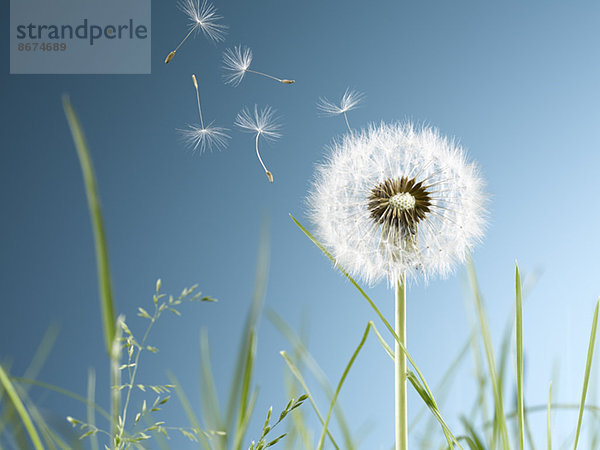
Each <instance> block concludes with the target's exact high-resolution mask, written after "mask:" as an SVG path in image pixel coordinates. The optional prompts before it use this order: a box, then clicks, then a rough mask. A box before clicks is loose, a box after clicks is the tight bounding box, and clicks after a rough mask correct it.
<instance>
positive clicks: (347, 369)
mask: <svg viewBox="0 0 600 450" xmlns="http://www.w3.org/2000/svg"><path fill="white" fill-rule="evenodd" d="M371 326H372V322H370V321H369V323H368V324H367V328H366V329H365V332H364V333H363V336H362V339H361V340H360V343H359V344H358V347H356V350H354V353H353V354H352V357H351V358H350V361H349V362H348V365H347V366H346V368H345V369H344V373H343V374H342V378H340V381H339V383H338V385H337V387H336V389H335V393H334V394H333V398H332V399H331V404H330V405H329V411H327V418H326V419H325V423H324V424H323V431H322V432H321V437H320V438H319V444H318V445H317V450H321V449H322V448H323V444H324V443H325V433H327V427H328V425H329V419H330V418H331V412H332V411H333V406H334V405H335V402H336V401H337V398H338V395H339V393H340V390H341V389H342V385H343V384H344V381H345V380H346V377H347V376H348V372H349V371H350V368H351V367H352V364H354V361H355V360H356V357H357V356H358V354H359V353H360V351H361V349H362V348H363V346H364V345H365V342H366V340H367V336H368V335H369V330H370V329H371Z"/></svg>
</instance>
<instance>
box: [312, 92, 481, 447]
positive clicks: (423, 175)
mask: <svg viewBox="0 0 600 450" xmlns="http://www.w3.org/2000/svg"><path fill="white" fill-rule="evenodd" d="M347 105H348V104H346V106H347ZM342 106H343V105H342ZM340 109H342V108H341V107H340ZM483 184H484V183H483V180H482V178H481V177H480V175H479V171H478V168H477V166H476V165H475V164H474V163H467V162H466V159H465V155H464V151H463V150H462V148H461V147H460V146H458V145H457V144H456V143H455V142H454V141H452V140H450V139H448V138H446V137H443V136H441V135H440V133H439V132H438V131H437V130H436V129H434V128H430V127H426V126H421V127H417V126H415V125H413V124H410V123H408V124H389V125H387V124H381V125H379V126H371V127H370V128H369V129H368V130H366V131H362V132H360V133H350V134H347V135H345V136H344V137H343V139H342V140H340V141H338V142H336V143H334V144H333V146H332V148H331V153H330V155H329V158H328V160H327V161H326V162H325V163H323V164H321V165H320V166H318V168H317V173H316V176H315V181H314V182H313V186H312V191H311V194H310V196H309V205H310V210H311V216H312V220H313V222H314V223H315V225H316V228H317V233H316V234H317V236H318V237H319V239H320V241H321V242H322V243H323V245H324V246H325V248H327V249H328V250H329V252H330V253H331V255H332V256H333V257H334V258H335V261H336V264H339V266H340V267H343V268H344V269H345V270H347V271H348V273H349V274H350V275H352V276H356V277H359V278H362V279H363V280H365V281H366V282H368V283H370V284H374V283H376V282H378V281H380V280H382V279H383V278H386V279H387V280H388V282H389V283H390V285H393V286H395V288H396V289H395V304H396V316H395V332H396V335H397V337H398V340H397V341H396V347H395V390H396V397H395V406H396V409H395V412H396V449H397V450H406V449H407V448H408V428H407V397H406V392H407V390H406V380H407V378H406V373H407V366H406V358H405V356H404V350H403V349H404V348H406V281H407V279H415V278H418V277H422V278H425V279H427V278H429V277H433V276H436V275H440V276H445V275H447V274H448V273H449V272H450V271H451V269H452V267H453V266H454V265H455V264H456V263H459V262H463V261H464V260H465V258H466V257H467V254H468V253H469V251H470V249H471V248H472V247H473V246H474V245H475V244H476V243H477V242H479V241H480V240H481V238H482V237H483V231H484V225H485V216H486V213H485V204H486V196H485V194H484V192H483Z"/></svg>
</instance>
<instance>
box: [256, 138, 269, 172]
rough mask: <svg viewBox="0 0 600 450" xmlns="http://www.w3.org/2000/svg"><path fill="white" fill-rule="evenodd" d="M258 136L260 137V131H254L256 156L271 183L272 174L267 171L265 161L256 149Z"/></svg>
mask: <svg viewBox="0 0 600 450" xmlns="http://www.w3.org/2000/svg"><path fill="white" fill-rule="evenodd" d="M259 137H260V133H256V156H258V160H259V161H260V165H261V166H263V169H264V170H265V173H266V174H267V178H268V179H269V181H270V182H271V183H272V182H273V174H271V172H269V171H268V170H267V166H265V163H264V162H263V160H262V158H261V157H260V152H259V151H258V138H259Z"/></svg>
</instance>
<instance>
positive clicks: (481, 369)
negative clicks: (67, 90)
mask: <svg viewBox="0 0 600 450" xmlns="http://www.w3.org/2000/svg"><path fill="white" fill-rule="evenodd" d="M63 106H64V109H65V114H66V117H67V121H68V124H69V127H70V129H71V132H72V135H73V139H74V143H75V148H76V150H77V154H78V157H79V161H80V165H81V169H82V174H83V179H84V186H85V189H86V195H87V199H88V206H89V210H90V217H91V222H92V229H93V231H94V242H95V248H96V262H97V270H98V282H99V293H100V295H99V304H100V309H101V311H102V328H103V331H104V341H105V345H106V348H107V351H108V354H109V361H108V362H109V365H110V368H111V369H110V380H109V383H110V387H111V389H110V399H109V403H110V405H111V408H110V411H106V410H105V409H104V408H103V407H102V406H101V403H102V402H101V399H97V398H96V384H97V379H96V371H95V370H90V371H89V373H88V380H87V392H86V394H85V395H80V394H78V393H75V392H71V391H70V390H68V389H66V388H64V387H60V386H54V385H51V384H48V383H45V382H44V381H41V380H38V379H37V378H38V374H39V373H40V370H41V368H42V366H43V364H44V362H45V361H46V359H47V356H48V354H49V352H50V347H51V346H52V343H53V342H54V339H55V337H56V329H55V328H52V327H51V328H50V329H49V331H48V333H47V334H46V335H45V338H44V340H43V343H42V345H40V349H39V350H38V352H36V355H35V356H34V358H33V361H32V364H31V365H30V367H29V369H28V370H27V371H26V372H25V374H24V375H23V376H20V377H19V376H16V375H11V370H10V365H9V364H8V363H7V362H3V363H2V365H0V450H3V449H4V448H5V447H7V448H35V449H36V450H37V449H42V448H57V449H58V448H60V449H63V448H65V449H66V448H83V446H84V444H85V446H86V447H89V448H90V449H92V450H96V449H98V448H103V447H104V446H106V447H108V448H110V449H124V448H147V447H148V446H150V442H154V445H155V446H157V447H159V448H169V442H170V441H169V437H170V436H171V434H172V433H174V432H175V433H179V434H181V435H182V436H184V437H185V438H187V439H188V440H189V441H190V442H191V443H192V444H191V445H193V446H194V447H196V446H199V447H200V448H203V449H206V450H228V449H232V450H241V449H242V448H248V449H250V450H262V449H266V448H269V447H273V446H275V445H284V446H285V447H286V448H289V449H293V448H305V449H314V448H316V449H319V450H320V449H324V448H335V449H356V448H359V447H360V439H359V436H358V433H356V431H355V430H354V429H353V427H352V426H351V424H349V423H348V421H347V420H346V417H345V414H344V412H343V410H342V408H341V406H340V404H339V399H340V397H341V395H342V394H343V392H344V389H343V388H344V384H345V382H346V381H347V379H348V377H351V376H352V367H353V366H354V364H355V363H356V361H357V359H358V358H360V354H361V352H362V351H364V344H365V342H366V340H367V338H368V336H369V335H370V334H373V335H374V336H375V338H376V339H377V342H378V343H379V344H380V345H381V349H382V351H384V352H385V353H386V354H387V355H388V356H389V357H390V358H391V359H392V360H393V359H394V357H395V354H394V350H393V348H392V347H393V346H392V345H390V342H391V343H399V347H398V348H399V349H400V351H402V352H403V353H404V354H405V355H406V358H407V359H408V361H409V363H410V365H411V366H410V368H409V369H407V373H406V376H407V379H408V381H409V383H410V386H411V387H412V389H413V390H414V391H415V392H416V394H417V395H418V397H419V398H420V400H421V401H422V402H423V404H422V408H423V409H422V410H421V411H420V412H419V413H418V414H416V416H415V417H414V419H413V423H411V426H410V428H409V430H410V432H412V433H415V430H416V425H417V423H418V422H419V421H420V420H421V418H422V417H425V414H426V413H427V412H428V415H429V421H428V422H427V424H426V428H425V430H426V431H425V435H426V439H422V440H421V441H420V444H419V448H436V449H454V448H458V449H463V448H468V449H471V450H484V449H486V450H487V449H489V450H497V449H502V450H507V449H512V448H514V449H519V450H524V449H525V448H527V447H529V448H531V449H533V448H535V445H534V440H535V438H538V439H542V438H545V440H546V447H547V448H548V449H551V448H552V447H553V445H552V439H553V438H555V435H556V433H553V430H552V421H551V417H552V415H553V414H554V415H557V414H559V413H561V412H563V411H565V410H577V411H578V415H577V422H575V423H573V430H574V431H573V436H572V441H570V442H569V446H572V448H573V450H576V449H577V448H578V445H579V442H580V435H581V431H582V428H583V423H584V418H585V417H587V416H586V415H585V413H586V412H589V411H592V412H594V413H598V412H600V408H598V407H596V406H594V405H590V404H587V403H586V399H587V393H588V388H589V386H590V378H591V372H592V363H593V359H594V358H593V357H594V347H595V341H596V331H597V324H598V310H599V306H600V304H599V303H596V308H595V311H594V314H593V316H592V318H591V324H592V325H591V331H590V337H589V343H588V351H587V359H586V364H585V368H584V370H583V380H582V389H581V397H580V399H579V402H578V403H570V404H569V403H567V404H565V403H553V401H552V398H553V394H552V384H550V387H549V391H548V398H547V402H545V403H544V404H541V405H534V406H528V405H527V402H526V399H525V389H524V384H525V383H524V382H525V380H524V377H525V374H524V364H523V360H524V355H525V351H526V350H527V347H526V343H525V342H524V338H523V335H524V334H523V333H524V330H525V329H527V322H526V321H525V318H526V317H525V315H524V314H523V304H524V298H525V291H526V289H525V288H524V286H525V284H526V283H524V282H523V281H522V279H521V272H520V270H519V266H518V265H516V267H515V280H514V281H515V282H514V288H515V302H514V314H513V315H512V316H511V318H510V320H509V321H508V323H507V325H506V327H505V331H504V335H503V336H502V339H501V345H500V351H499V352H496V351H495V349H494V344H493V340H492V333H491V331H490V326H489V321H488V317H487V313H486V308H485V303H484V300H483V296H482V294H481V292H480V289H479V284H478V281H477V276H476V273H475V269H474V267H473V264H472V262H471V261H469V263H468V265H467V272H468V276H469V281H470V297H471V299H472V302H473V306H474V309H475V311H476V320H475V323H474V324H473V327H472V330H471V333H470V335H469V337H468V339H467V340H466V342H465V344H464V345H463V346H462V347H461V348H460V349H457V350H458V351H457V353H456V356H455V357H454V359H453V362H452V364H451V365H450V367H449V368H448V370H446V371H445V373H444V374H443V376H442V378H441V381H440V382H439V383H438V385H436V386H435V388H434V389H432V388H431V387H430V385H429V383H428V382H427V380H426V378H425V376H424V374H423V372H422V371H421V370H420V368H419V366H418V365H417V364H416V361H415V360H414V359H413V357H412V356H411V354H410V353H409V351H408V349H407V348H405V346H404V345H402V343H401V342H400V341H399V337H398V336H397V335H396V333H395V331H394V328H393V327H392V325H391V324H390V323H389V322H388V321H387V320H386V318H385V317H384V315H383V314H382V313H381V311H380V310H379V308H378V307H377V304H376V302H375V301H374V300H373V299H371V297H370V296H369V295H368V294H367V292H366V291H365V289H363V288H362V287H361V286H360V285H359V284H358V283H357V282H356V280H354V279H353V278H352V277H351V276H350V275H349V274H348V272H346V271H345V270H344V268H343V267H339V266H337V265H335V264H336V262H335V260H334V259H333V258H332V256H331V255H330V254H329V253H328V252H327V251H326V250H325V249H324V247H323V246H322V245H321V244H320V243H319V242H318V241H317V240H316V239H315V238H314V236H312V235H311V233H310V232H309V231H308V230H307V229H306V228H304V227H303V226H302V224H300V222H298V221H297V220H296V219H295V218H294V217H292V220H293V221H294V223H295V224H296V225H297V226H298V227H299V229H300V230H301V231H302V232H303V233H304V234H305V235H306V236H307V237H308V238H309V239H310V240H311V241H312V242H313V243H314V244H315V245H316V246H317V248H319V250H321V252H322V253H323V254H324V255H325V256H326V257H327V258H329V259H330V260H331V261H332V263H333V264H334V265H335V267H336V268H337V269H338V270H339V271H340V272H341V273H342V274H343V275H344V276H345V277H346V279H347V280H348V281H349V282H350V283H351V284H352V286H354V287H355V288H356V290H357V292H358V294H359V296H360V297H361V298H363V299H364V300H365V301H366V302H367V304H368V305H369V306H370V307H371V308H372V311H373V317H372V318H368V319H367V320H366V323H365V328H364V331H363V332H362V334H360V336H358V335H357V341H358V345H357V346H356V347H353V346H349V348H347V349H345V350H346V351H347V352H348V354H349V355H350V357H349V360H348V363H347V364H346V366H345V367H344V369H343V371H342V373H341V374H340V376H339V379H338V381H337V383H335V384H334V386H335V387H334V386H332V385H331V384H330V383H329V381H328V379H327V376H326V374H325V373H324V372H323V371H322V369H321V368H320V367H319V365H318V362H317V361H316V360H315V358H313V357H312V355H311V354H310V352H309V350H308V347H307V345H306V339H305V337H302V335H301V334H300V335H299V334H298V333H296V332H295V331H294V330H293V329H292V328H291V327H290V326H289V325H288V324H287V323H286V322H285V319H284V318H283V317H281V316H280V315H278V314H277V313H276V312H275V311H273V310H268V311H267V315H268V317H269V319H270V320H271V322H272V323H273V324H274V325H275V326H276V327H277V329H278V330H279V331H280V332H281V333H282V335H283V336H284V338H285V340H286V341H287V345H291V350H290V351H289V352H288V351H286V350H283V351H281V356H282V358H283V360H284V362H285V365H286V367H287V368H288V372H286V374H285V375H284V384H285V386H286V393H287V397H288V398H289V401H288V402H287V404H285V405H282V406H281V407H280V408H279V414H278V415H277V414H275V415H273V408H272V407H271V408H269V409H268V411H266V412H265V411H256V404H257V398H258V395H259V390H258V387H257V380H256V379H255V378H256V356H257V351H258V342H259V341H260V336H259V333H258V324H259V321H260V319H261V317H262V315H263V307H264V302H265V292H266V283H267V279H268V271H269V270H268V268H269V247H268V234H269V233H268V227H267V226H266V225H264V226H263V227H262V233H261V238H260V242H259V252H258V253H259V254H258V262H257V272H256V282H255V289H254V293H253V295H252V301H251V303H250V307H249V309H248V313H247V316H246V321H245V324H244V328H243V330H242V332H241V335H240V338H239V339H240V340H239V344H238V349H237V355H236V357H235V363H234V371H233V373H232V374H231V375H232V376H231V384H230V387H229V391H228V395H227V398H226V399H220V398H219V395H218V381H219V380H220V379H222V378H223V376H222V375H223V374H214V372H213V367H212V363H211V356H210V343H209V340H208V333H207V331H206V330H204V331H202V333H201V336H200V346H199V360H200V367H201V370H200V374H199V379H200V390H201V400H200V402H199V404H195V403H194V402H193V401H191V400H190V398H189V397H188V396H187V394H186V392H185V389H184V386H183V385H182V384H181V383H180V382H179V379H178V378H177V376H176V375H175V374H173V373H170V372H168V373H167V374H166V376H167V377H168V379H169V384H153V385H150V384H140V383H139V382H138V381H137V379H138V371H140V370H144V369H143V360H144V358H145V357H146V356H150V355H151V354H153V353H155V352H156V351H157V348H156V347H154V346H152V345H150V344H149V343H148V337H149V335H150V333H151V330H152V329H153V328H154V326H156V324H157V322H158V321H159V319H160V317H161V315H162V314H163V313H171V314H175V315H179V314H180V308H181V306H182V305H183V304H184V303H185V302H212V301H214V299H213V298H212V297H209V296H205V295H202V294H201V293H200V292H199V290H198V289H197V288H198V286H196V285H194V286H192V287H190V288H186V289H183V290H182V291H181V293H180V294H179V295H168V294H165V293H164V292H163V291H162V283H161V281H160V280H158V281H157V284H156V287H155V292H154V295H153V296H152V302H151V303H149V307H147V306H141V307H140V308H139V309H138V316H139V321H141V322H142V323H145V331H144V332H143V333H142V334H141V335H142V338H141V339H138V338H137V333H134V332H133V331H132V328H130V326H129V324H128V323H125V321H124V319H123V318H122V316H118V317H117V316H116V314H115V311H116V308H115V305H114V300H113V295H112V287H111V279H110V270H109V266H110V265H109V259H108V250H107V241H106V236H105V232H104V228H103V219H102V212H101V208H100V200H99V195H98V188H97V183H96V179H95V176H94V170H93V164H92V160H91V156H90V152H89V149H88V147H87V144H86V141H85V138H84V134H83V130H82V127H81V124H80V122H79V119H78V117H77V115H76V114H75V111H74V109H73V107H72V106H71V104H70V102H69V100H68V98H66V97H65V98H64V99H63ZM376 324H379V326H380V328H381V331H380V330H379V329H378V328H377V326H376ZM382 325H383V326H382ZM513 330H514V335H513ZM513 336H514V346H515V350H516V352H515V353H516V357H515V360H514V361H512V363H513V364H514V367H515V368H516V377H515V380H513V381H514V384H515V385H516V395H515V398H514V400H515V404H516V408H515V410H514V411H509V412H508V413H507V412H506V407H507V405H509V404H510V403H508V402H507V396H506V394H505V393H506V391H507V389H506V384H507V382H508V381H509V380H508V379H507V366H509V365H510V363H511V361H510V358H509V355H510V349H511V346H512V344H513ZM284 345H286V344H284ZM481 349H483V357H482V355H481V353H480V352H481ZM469 350H471V354H472V356H473V358H474V361H475V370H476V374H475V381H476V383H475V385H476V386H477V389H476V392H475V398H476V403H475V405H474V406H473V408H472V409H471V411H465V412H464V414H461V415H460V416H459V417H458V418H455V419H456V420H454V422H450V421H448V420H447V418H446V416H445V413H444V410H445V407H444V402H443V400H441V399H442V398H443V397H444V396H443V395H441V394H442V392H444V391H446V390H447V389H448V386H449V384H450V381H451V380H452V379H453V378H454V377H456V374H457V373H458V369H459V367H460V366H461V365H462V364H463V363H464V361H465V359H466V356H467V355H468V353H469ZM307 372H308V373H309V374H310V375H312V378H313V379H315V380H316V382H317V386H316V387H312V386H310V385H309V383H308V381H307V376H306V374H307ZM217 375H218V376H217ZM459 380H463V381H464V378H459ZM31 386H35V387H37V388H40V389H44V390H47V391H51V392H55V393H58V394H60V395H63V396H65V397H68V398H71V399H75V400H77V401H78V402H79V403H80V404H81V409H82V411H81V413H80V414H78V415H79V416H81V417H83V416H84V415H85V420H82V419H76V418H74V417H69V418H67V420H68V421H69V422H70V423H71V424H72V425H73V426H74V427H75V430H76V436H75V439H74V436H73V434H72V433H71V434H70V433H68V432H65V430H64V428H63V427H61V426H57V425H55V424H53V425H50V423H49V421H47V420H46V417H47V414H46V413H44V412H42V411H41V410H40V409H39V408H38V407H36V405H35V402H33V401H32V399H31V398H30V395H29V392H28V390H29V387H31ZM317 389H319V390H322V391H323V392H324V393H325V396H326V400H327V404H326V406H325V407H323V406H322V405H319V404H318V403H319V396H317V395H315V393H316V390H317ZM434 393H435V395H434ZM554 395H555V394H554ZM172 396H175V397H176V398H177V399H178V400H179V403H180V407H181V409H182V410H183V412H184V413H185V415H186V416H187V418H188V422H189V424H188V425H187V426H177V425H175V426H174V425H171V423H170V422H169V420H168V418H157V416H159V415H161V414H162V407H163V405H165V404H166V403H167V402H170V401H172V400H171V397H172ZM122 397H123V398H122ZM134 397H135V398H140V399H143V401H142V402H141V407H139V408H134V407H133V406H132V405H133V398H134ZM122 400H123V401H122ZM490 400H491V413H490V411H489V410H488V402H489V401H490ZM382 401H385V399H382ZM304 403H307V404H309V405H310V407H303V408H301V407H302V406H303V404H304ZM538 412H545V413H546V415H547V418H546V419H547V420H546V430H545V436H534V435H533V432H532V430H531V429H530V427H529V421H528V418H529V417H530V416H531V415H532V414H536V413H538ZM257 415H258V416H259V417H265V415H266V418H265V420H264V422H263V426H262V428H261V429H260V430H258V431H257V432H255V433H254V432H253V433H251V431H252V430H251V428H250V424H251V423H253V418H255V417H256V416H257ZM311 416H312V417H311ZM290 418H291V419H290ZM334 420H336V421H337V424H338V427H337V428H336V430H332V427H331V424H332V422H333V421H334ZM315 423H316V426H315V425H312V424H315ZM450 423H457V424H460V426H461V427H462V428H461V429H458V428H459V425H453V427H452V428H451V427H450V425H449V424H450ZM432 424H433V425H435V426H437V430H438V431H437V432H436V431H435V430H434V429H433V428H432ZM513 426H514V429H515V430H516V433H515V434H514V435H513V436H511V435H510V433H509V429H512V428H511V427H513ZM284 427H286V428H284ZM338 432H339V433H340V435H339V436H337V435H336V434H337V433H338ZM383 441H385V439H383ZM412 442H416V440H413V441H412ZM592 442H595V435H594V436H593V439H592ZM388 444H389V443H388ZM592 445H593V444H592Z"/></svg>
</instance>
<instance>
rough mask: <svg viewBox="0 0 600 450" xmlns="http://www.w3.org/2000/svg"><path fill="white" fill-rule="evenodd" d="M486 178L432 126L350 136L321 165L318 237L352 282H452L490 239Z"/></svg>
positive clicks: (385, 127) (313, 208)
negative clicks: (356, 279) (485, 237)
mask: <svg viewBox="0 0 600 450" xmlns="http://www.w3.org/2000/svg"><path fill="white" fill-rule="evenodd" d="M483 185H484V183H483V179H482V178H481V177H480V175H479V170H478V168H477V166H476V165H475V164H474V163H468V162H467V161H466V159H465V154H464V151H463V149H462V148H461V147H460V146H459V145H457V144H456V143H455V142H454V141H452V140H450V139H448V138H446V137H444V136H442V135H440V133H439V132H438V131H437V130H436V129H435V128H431V127H427V126H416V125H413V124H411V123H406V124H402V123H394V124H383V123H382V124H381V125H379V126H371V127H369V129H367V130H363V131H361V132H359V133H349V134H347V135H345V136H344V137H343V138H342V139H341V140H340V141H337V142H334V144H333V145H332V146H331V153H330V155H329V158H328V160H327V161H325V162H324V163H322V164H320V165H319V166H318V167H317V172H316V175H315V180H314V181H313V186H312V189H311V193H310V195H309V199H308V202H309V206H310V214H311V218H312V220H313V222H314V223H315V225H316V228H317V232H316V234H317V236H318V238H319V239H320V240H321V242H322V243H323V244H324V245H325V247H326V248H327V249H328V250H329V251H330V252H331V253H332V255H333V256H334V257H335V259H336V262H337V263H339V264H340V266H342V267H344V269H346V270H348V272H349V273H350V274H351V275H352V276H357V277H359V278H361V279H362V280H364V281H366V282H367V283H369V284H375V283H377V282H379V281H381V279H382V278H387V280H388V282H389V283H390V285H394V284H396V283H397V282H399V281H401V280H403V276H404V275H406V278H407V279H416V278H418V277H422V278H424V279H427V278H429V277H433V276H438V275H439V276H442V277H443V276H446V275H448V274H449V272H450V271H451V269H452V267H453V266H454V265H455V263H458V262H462V261H464V259H465V258H466V256H467V254H468V252H469V250H470V249H471V248H472V247H473V246H474V245H475V244H476V243H477V242H478V241H479V240H480V239H481V238H482V236H483V231H484V226H485V217H486V213H485V204H486V196H485V194H484V192H483Z"/></svg>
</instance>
